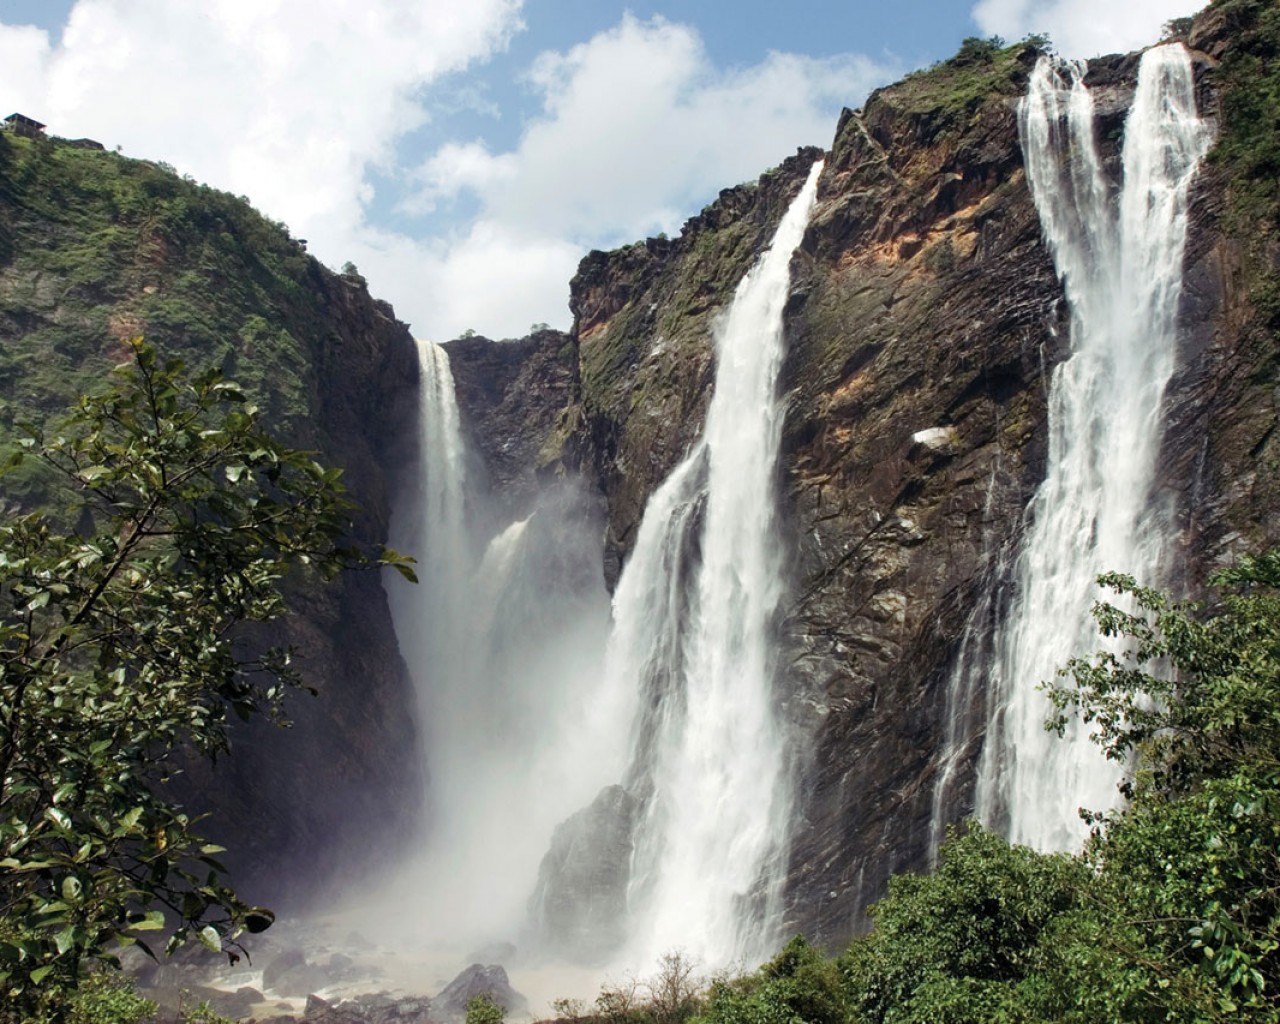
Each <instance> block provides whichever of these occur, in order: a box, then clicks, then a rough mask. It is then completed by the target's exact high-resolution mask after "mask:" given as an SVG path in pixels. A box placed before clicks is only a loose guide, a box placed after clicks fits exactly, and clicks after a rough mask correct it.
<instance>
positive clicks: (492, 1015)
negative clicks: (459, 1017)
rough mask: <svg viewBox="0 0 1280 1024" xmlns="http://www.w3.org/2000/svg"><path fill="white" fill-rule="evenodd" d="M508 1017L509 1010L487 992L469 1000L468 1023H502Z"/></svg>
mask: <svg viewBox="0 0 1280 1024" xmlns="http://www.w3.org/2000/svg"><path fill="white" fill-rule="evenodd" d="M506 1017H507V1011H506V1010H504V1009H503V1008H502V1007H501V1006H499V1005H498V1004H497V1003H496V1002H494V999H493V996H491V995H488V994H487V993H481V994H480V995H478V996H472V997H471V998H470V999H468V1000H467V1015H466V1024H502V1022H503V1021H504V1020H505V1019H506Z"/></svg>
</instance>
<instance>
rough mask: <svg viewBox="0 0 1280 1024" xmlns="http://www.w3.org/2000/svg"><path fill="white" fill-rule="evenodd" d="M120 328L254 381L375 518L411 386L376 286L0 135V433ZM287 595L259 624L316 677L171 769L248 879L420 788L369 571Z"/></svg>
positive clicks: (136, 180) (146, 186)
mask: <svg viewBox="0 0 1280 1024" xmlns="http://www.w3.org/2000/svg"><path fill="white" fill-rule="evenodd" d="M136 334H143V335H145V336H146V337H147V338H148V340H149V341H151V342H152V343H153V344H155V345H156V346H157V347H158V348H159V350H160V352H161V353H162V354H163V355H166V356H171V355H178V356H182V357H183V358H185V359H186V361H187V362H188V364H189V365H191V366H192V367H197V368H202V367H205V366H208V365H210V364H213V365H217V366H220V367H221V368H222V369H223V371H224V372H225V373H226V374H227V376H228V377H230V378H231V379H234V380H237V381H239V382H240V383H241V384H243V385H244V386H246V387H248V388H249V389H250V390H252V391H253V392H254V393H255V397H256V398H257V400H258V402H259V404H260V405H261V406H262V407H263V408H264V410H265V412H266V414H267V416H268V418H269V420H270V421H271V423H272V424H273V426H274V428H275V429H276V430H277V431H279V432H282V433H283V434H284V435H285V436H286V437H287V439H288V440H289V441H290V442H291V443H294V444H297V445H299V446H301V447H305V448H313V449H318V450H319V451H320V452H321V453H322V457H323V458H324V459H326V460H328V461H329V462H330V463H331V464H334V465H339V466H342V467H344V469H345V477H344V479H345V482H346V485H347V487H348V489H349V491H350V493H351V496H352V497H353V499H354V500H355V501H356V503H357V504H358V506H359V512H358V514H357V518H356V521H355V523H354V524H353V532H354V534H355V536H356V537H358V538H359V539H360V540H362V541H364V542H367V543H370V544H377V543H381V542H383V541H384V540H385V537H386V529H387V519H388V516H389V514H390V497H389V494H388V478H387V475H386V461H387V460H386V459H385V458H384V453H385V452H386V451H387V450H388V447H389V444H390V441H391V439H392V438H393V437H395V436H396V435H397V434H398V433H399V432H401V430H402V427H403V424H402V423H400V422H399V419H400V417H401V415H403V414H407V413H408V411H409V410H411V409H412V407H413V394H414V392H415V390H416V386H417V360H416V356H415V352H414V346H413V341H412V339H411V338H410V337H409V334H408V331H407V329H406V328H405V326H404V325H403V324H401V323H399V322H398V321H396V319H395V316H394V314H393V313H392V311H391V308H390V307H389V306H387V305H386V304H385V303H380V302H377V301H375V300H374V299H372V298H371V297H370V296H369V294H368V292H367V290H366V289H365V287H364V283H363V281H361V280H359V279H358V278H357V277H354V276H345V277H340V276H337V275H334V274H332V273H330V272H329V271H327V270H325V269H324V268H323V267H322V266H321V265H320V264H319V263H317V262H316V261H315V260H314V259H312V258H311V257H309V256H307V255H306V253H305V250H304V248H303V246H302V245H301V244H300V243H298V242H297V241H294V240H293V239H291V238H290V237H289V235H288V232H287V231H285V229H284V228H283V227H282V226H280V225H277V224H273V223H271V222H270V221H268V220H266V219H264V218H262V217H261V216H259V215H258V214H256V213H255V212H254V211H252V210H251V209H250V208H249V207H248V205H247V204H245V203H244V202H242V201H240V200H237V199H235V198H234V197H232V196H228V195H225V194H224V193H219V192H216V191H214V190H211V189H208V188H205V187H200V186H196V185H194V184H192V183H190V182H186V181H183V180H182V179H180V178H178V177H177V176H176V175H174V174H173V173H172V172H170V171H167V170H165V169H164V168H162V167H158V166H156V165H153V164H149V163H146V162H144V161H137V160H127V159H125V158H123V157H120V156H119V155H117V154H114V153H106V152H100V151H91V150H84V149H78V148H75V147H72V146H70V145H67V144H64V143H61V142H59V141H56V140H51V139H37V140H31V141H28V140H20V139H9V138H6V137H4V136H0V440H3V439H6V438H7V437H8V436H9V434H10V431H11V430H12V424H13V422H14V421H15V420H22V419H32V418H36V419H38V418H40V417H41V416H44V415H56V414H57V413H58V412H59V411H60V410H62V409H65V408H66V407H67V405H68V404H69V402H70V401H72V399H73V398H74V396H75V395H76V394H78V393H80V392H82V391H85V390H87V389H90V388H94V387H97V386H99V384H100V383H101V380H102V379H103V377H104V376H105V375H106V373H107V372H108V370H109V368H110V366H111V365H112V364H113V363H114V362H116V361H117V360H118V359H119V358H121V353H122V351H123V349H122V348H121V346H120V342H121V341H122V340H123V339H125V338H128V337H130V336H132V335H136ZM45 486H46V481H44V480H42V479H41V478H40V477H39V476H38V475H22V474H17V475H11V476H9V477H7V478H6V480H5V485H4V490H3V495H2V497H0V503H2V504H3V507H7V508H13V507H23V506H29V505H32V504H35V503H37V502H39V501H40V500H42V496H43V493H44V488H45ZM292 606H293V608H294V610H295V614H294V615H292V616H291V617H290V618H288V619H287V620H285V621H283V622H281V623H279V624H278V628H276V629H275V630H274V633H273V636H272V640H273V642H279V643H285V644H291V645H293V646H294V647H296V649H297V651H298V652H299V656H300V658H301V666H302V671H303V674H304V676H305V677H306V679H307V681H308V683H309V684H310V685H312V686H314V687H315V688H316V689H317V690H319V691H320V697H319V698H318V699H312V698H310V697H309V696H307V695H306V694H299V695H298V696H297V697H296V698H295V699H294V700H293V701H292V702H291V704H290V706H289V708H288V713H289V714H290V715H291V717H292V719H293V722H294V724H293V728H292V729H289V730H278V729H275V728H273V727H270V726H266V725H254V726H252V727H247V728H244V729H240V730H237V731H236V733H235V735H234V736H233V749H232V753H231V755H230V756H229V757H227V758H226V759H224V761H223V762H222V763H220V764H219V765H218V768H217V770H216V771H214V772H212V773H210V772H209V770H208V768H207V767H206V766H204V765H193V766H191V768H190V769H189V771H188V773H187V775H186V779H185V780H180V782H179V786H180V787H181V789H182V791H183V793H184V794H186V796H187V802H188V803H189V805H190V806H191V808H192V810H193V811H197V812H203V811H205V810H208V809H209V808H210V807H211V806H213V807H216V808H217V809H218V811H219V813H218V814H217V816H216V818H215V819H214V821H213V822H211V823H210V824H211V830H213V831H216V832H217V833H218V834H219V835H221V836H222V837H223V838H224V840H225V841H226V845H227V846H228V847H230V848H231V850H232V851H233V854H232V857H233V866H234V867H235V868H236V869H237V870H236V877H237V880H238V881H239V882H240V883H241V885H242V887H243V888H244V890H245V895H246V896H247V897H248V898H250V899H255V898H256V899H259V900H263V901H265V900H268V899H274V898H276V897H277V896H278V895H279V894H280V891H281V888H280V885H279V884H278V883H280V882H284V883H298V884H299V885H300V886H304V885H308V884H312V883H314V881H315V879H316V878H317V877H318V876H320V875H322V874H323V872H324V871H325V869H326V868H327V867H331V866H332V861H333V860H334V859H335V858H336V856H337V855H338V854H339V853H340V851H342V849H343V847H344V846H346V845H352V846H354V845H355V844H356V843H357V842H360V843H362V844H364V845H365V846H366V847H367V846H368V845H370V843H371V840H376V843H375V844H374V845H380V846H386V845H388V843H389V842H390V839H391V837H392V836H393V834H394V833H395V832H396V830H397V829H398V828H399V827H400V825H399V823H403V822H404V821H405V820H406V819H411V818H412V815H413V813H414V808H415V806H416V801H417V794H418V793H420V792H421V786H420V785H419V783H418V780H417V779H416V778H415V772H416V771H417V769H416V768H415V767H414V766H415V764H416V757H415V756H414V751H415V749H416V748H415V742H414V727H413V722H412V717H411V714H410V710H409V709H410V708H411V707H412V706H413V704H412V696H411V693H410V689H409V683H408V680H407V676H406V673H405V671H404V666H403V665H402V663H401V661H400V657H399V653H398V650H397V647H396V642H395V637H394V635H393V633H392V631H391V625H390V619H389V616H388V614H387V611H386V598H385V596H384V595H383V593H382V588H381V586H380V582H379V580H378V578H377V576H376V575H375V574H372V573H369V574H363V575H349V576H347V577H346V578H345V579H343V580H341V581H340V582H339V584H338V585H337V586H336V587H333V588H319V587H312V586H307V585H300V586H298V587H296V588H295V590H294V594H293V597H292ZM319 851H330V852H331V853H332V855H333V856H329V857H328V859H329V861H330V863H328V864H326V863H324V861H325V859H326V857H327V856H328V855H326V854H322V853H320V852H319ZM368 853H369V851H368V849H367V848H366V849H365V850H363V851H361V854H360V855H361V857H362V858H365V857H367V856H368ZM268 880H272V884H271V885H270V886H267V885H266V884H265V883H266V882H267V881H268ZM258 882H261V883H263V884H262V885H258V884H257V883H258Z"/></svg>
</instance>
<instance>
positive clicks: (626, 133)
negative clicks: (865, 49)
mask: <svg viewBox="0 0 1280 1024" xmlns="http://www.w3.org/2000/svg"><path fill="white" fill-rule="evenodd" d="M886 77H887V72H886V71H885V70H884V69H882V68H881V67H879V66H877V65H876V64H874V63H873V62H872V61H870V60H868V59H866V58H863V57H856V56H848V57H845V58H840V59H831V60H814V59H811V58H807V57H801V56H797V55H794V54H782V53H771V54H769V56H768V57H766V59H765V60H763V61H762V62H761V63H759V64H757V65H755V66H753V67H749V68H744V69H736V70H733V71H729V72H723V71H719V70H717V69H716V68H715V67H713V66H712V64H711V61H710V59H709V58H708V56H707V54H706V52H705V50H704V48H703V46H702V42H701V39H700V38H699V36H698V34H697V32H696V31H695V30H693V29H692V28H690V27H688V26H685V25H678V24H673V23H671V22H668V21H665V20H663V19H661V18H655V19H653V20H651V21H647V22H642V21H639V20H637V19H636V18H634V17H632V16H630V15H627V16H625V17H624V18H623V20H622V21H621V23H620V24H619V25H617V26H616V27H615V28H613V29H610V30H609V31H606V32H603V33H601V34H599V35H597V36H595V37H594V38H592V39H591V40H589V41H588V42H585V43H582V44H580V45H578V46H575V47H573V48H571V49H570V50H568V51H567V52H564V53H544V54H543V55H541V56H540V57H539V58H538V59H537V61H536V62H535V63H534V65H533V67H532V69H531V70H530V72H529V75H528V84H529V86H530V87H531V88H532V89H534V90H535V91H536V92H537V94H538V95H539V96H540V99H541V106H542V112H541V114H540V115H539V116H538V117H537V118H536V119H534V120H533V121H532V122H531V123H529V124H528V125H527V126H526V128H525V130H524V133H523V135H522V138H521V140H520V142H519V144H518V145H517V146H516V148H515V149H514V150H513V151H511V152H509V153H502V154H496V155H495V154H492V153H490V152H489V151H488V149H487V148H485V147H484V146H482V145H480V144H478V143H472V144H468V145H466V146H456V145H450V146H445V147H443V148H442V149H441V150H439V151H438V152H437V153H436V154H435V155H434V156H432V157H431V158H430V159H429V160H428V161H427V162H426V163H425V164H424V165H423V167H422V169H421V170H420V172H419V176H420V179H421V180H422V181H423V182H424V183H425V187H424V189H423V191H422V192H421V193H420V195H419V197H418V202H419V203H420V204H422V205H426V206H429V205H430V204H432V203H434V202H436V201H437V200H440V199H442V198H444V197H446V196H448V197H453V196H458V195H460V194H462V193H470V194H472V195H473V196H474V197H475V198H477V199H478V200H479V202H480V204H481V207H482V213H481V219H480V220H479V221H478V222H477V224H476V225H475V229H474V230H473V231H472V232H471V233H469V234H468V235H467V237H466V239H465V241H464V242H463V243H461V244H460V245H459V246H458V247H457V249H456V250H455V253H454V256H455V262H454V264H453V265H452V266H451V267H450V268H449V271H450V272H449V274H448V275H447V279H448V281H449V287H450V291H449V292H448V293H447V295H442V296H441V299H440V306H441V308H448V307H450V306H453V307H456V308H460V309H465V308H466V307H468V306H472V307H473V308H475V309H477V310H482V311H483V314H479V313H477V314H473V315H471V316H469V317H466V318H465V323H464V322H463V321H461V320H457V319H455V318H454V317H452V316H446V317H445V318H444V320H443V322H444V323H445V324H447V325H448V331H453V330H456V329H459V328H460V327H464V326H475V327H476V328H477V329H480V330H489V331H492V332H494V333H498V334H504V333H516V332H523V331H524V330H525V329H526V328H527V326H528V325H529V323H530V322H531V321H535V320H545V321H548V322H552V323H559V324H561V325H563V324H564V323H565V322H567V315H566V313H565V307H564V305H563V303H564V300H565V297H566V296H567V287H566V286H567V282H568V278H569V276H570V275H571V274H572V270H573V267H574V264H575V263H576V256H575V257H574V258H572V259H571V258H570V255H569V254H571V253H573V254H580V253H581V252H582V250H584V249H585V248H588V247H591V246H606V245H614V244H617V243H619V242H622V241H629V240H631V239H633V238H637V237H641V236H644V235H646V234H653V233H656V232H658V231H668V232H672V231H674V230H677V229H678V228H679V226H680V224H681V222H682V221H683V220H684V219H685V217H687V216H688V214H689V213H690V212H691V211H692V210H694V209H696V207H697V206H698V205H700V204H701V203H702V202H705V201H706V200H707V199H709V198H711V197H713V196H714V195H715V193H716V192H717V191H718V190H719V189H721V188H723V187H725V186H728V185H733V184H736V183H738V182H740V181H743V180H747V179H751V178H754V177H756V176H757V175H759V174H760V173H761V172H762V171H764V170H765V169H766V168H767V167H769V166H770V165H771V164H776V163H777V162H778V161H779V160H781V159H782V158H783V157H786V156H788V155H789V154H790V153H792V152H794V150H795V149H796V147H798V146H800V145H807V144H816V145H822V146H825V145H827V144H829V142H830V140H831V136H832V134H833V132H834V130H835V118H834V114H835V112H836V111H837V110H838V109H839V107H840V105H841V104H848V105H857V104H858V103H860V102H861V101H862V99H863V98H864V97H865V96H866V94H867V92H868V91H869V89H870V88H871V87H872V86H873V85H875V84H877V83H878V82H880V81H883V80H884V79H885V78H886ZM517 246H524V247H525V250H524V251H526V252H527V256H526V257H525V258H523V259H522V258H520V252H521V250H520V249H519V248H517ZM486 253H489V254H490V255H489V256H488V257H486V255H485V254H486ZM491 266H492V267H494V268H500V269H501V276H500V277H499V276H497V275H495V274H492V273H488V274H487V273H486V270H488V268H489V267H491ZM562 267H565V268H567V269H568V271H569V273H568V274H564V275H563V276H560V277H556V276H555V275H557V274H561V273H562V270H561V269H560V268H562ZM472 273H474V275H475V276H474V277H473V276H472ZM542 282H548V284H547V287H549V288H551V289H553V290H552V291H550V292H549V294H551V295H554V296H555V298H556V301H557V303H558V305H557V306H554V307H552V308H551V309H548V308H547V305H546V303H545V301H544V300H542V299H540V296H542V295H544V294H548V293H545V292H544V291H543V287H544V286H543V284H542ZM557 282H558V286H557ZM429 287H431V286H429ZM433 290H434V288H433ZM465 295H470V296H472V297H473V298H472V299H471V300H469V301H468V300H460V296H465ZM520 295H524V296H527V297H528V300H529V301H528V303H527V304H526V303H524V302H522V301H520V300H519V299H518V296H520ZM499 296H500V298H499ZM486 305H487V307H488V308H486ZM500 309H505V310H506V311H507V312H506V314H505V315H500ZM487 325H491V326H487Z"/></svg>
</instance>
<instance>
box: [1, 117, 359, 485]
mask: <svg viewBox="0 0 1280 1024" xmlns="http://www.w3.org/2000/svg"><path fill="white" fill-rule="evenodd" d="M337 280H341V279H336V278H333V276H332V275H329V274H327V272H325V271H324V270H323V268H322V267H320V265H319V264H318V263H317V262H316V261H315V260H314V259H312V258H311V257H309V256H308V255H307V254H306V252H305V250H304V248H303V246H302V244H301V243H299V242H298V241H296V240H294V239H292V238H290V236H289V233H288V231H287V230H286V229H285V228H284V227H283V226H282V225H280V224H276V223H274V222H272V221H270V220H268V219H267V218H265V217H263V216H261V215H260V214H258V213H257V212H255V211H254V210H253V209H252V208H251V207H250V206H249V205H248V203H247V202H246V201H244V200H243V199H238V198H236V197H234V196H231V195H229V194H227V193H224V192H219V191H217V190H215V189H211V188H208V187H207V186H203V185H197V184H195V183H194V182H192V181H190V180H185V179H183V178H180V177H178V176H177V175H176V174H175V173H173V171H172V170H170V169H166V168H164V167H162V166H159V165H156V164H153V163H149V162H147V161H143V160H132V159H127V158H125V157H122V156H120V155H119V154H116V153H111V152H104V151H101V150H92V149H82V148H78V147H76V146H74V145H71V144H68V143H65V142H61V141H59V140H55V139H49V138H38V139H24V138H18V137H15V136H11V135H7V134H0V341H3V344H0V440H5V439H7V438H9V437H11V436H12V431H13V425H14V423H15V422H23V421H38V420H39V419H41V418H43V416H44V415H45V414H46V413H48V412H51V411H57V410H62V409H66V408H68V407H70V406H71V405H72V404H73V403H74V401H75V399H76V397H77V396H78V395H80V394H82V393H84V392H86V391H88V390H91V389H92V388H93V387H94V386H96V385H97V384H98V383H99V382H100V381H101V380H102V379H103V378H104V377H105V375H106V373H107V372H108V370H109V369H110V367H111V366H112V365H114V364H115V363H117V362H119V360H120V358H121V357H122V355H123V353H124V352H125V351H126V344H125V343H126V341H127V339H129V338H131V337H134V336H137V335H141V334H145V335H146V336H147V338H148V339H149V341H150V342H151V343H153V344H154V345H156V346H157V347H158V348H159V349H161V350H162V351H164V352H166V353H169V354H172V355H175V356H183V357H189V358H193V359H194V360H196V361H198V362H199V363H200V364H202V365H217V366H219V367H220V369H221V370H222V371H223V372H224V373H226V374H228V375H234V376H235V378H236V379H237V380H239V381H240V382H241V383H242V384H243V385H244V386H245V387H246V388H247V389H248V390H249V391H250V393H252V394H253V395H254V397H255V399H256V400H257V401H258V402H259V404H260V405H261V406H262V408H263V410H264V412H265V413H266V415H267V417H268V418H269V420H270V421H271V422H273V423H275V424H277V425H278V426H280V427H281V428H283V429H284V430H285V431H286V433H287V434H288V436H290V437H291V438H292V439H294V440H298V441H303V442H305V443H308V444H312V445H314V444H315V438H316V431H315V426H314V424H308V423H307V417H308V415H309V414H312V413H314V411H315V405H316V392H317V388H318V386H319V385H318V382H317V366H319V365H321V364H322V362H323V351H322V349H323V346H324V345H325V344H326V343H327V342H328V341H329V340H330V339H331V338H332V336H333V335H334V326H333V322H332V319H333V318H332V315H331V313H329V312H327V311H326V310H325V309H324V308H323V305H324V304H323V301H322V300H323V297H324V295H325V293H326V290H328V289H330V288H331V287H332V285H331V283H330V282H332V281H337ZM351 287H353V288H354V287H356V285H355V284H352V285H351ZM17 484H18V482H17V481H13V482H11V487H10V489H9V492H8V495H7V496H8V497H9V498H10V499H13V498H15V497H16V498H22V497H23V496H24V495H23V494H22V493H21V491H19V492H18V493H15V492H14V487H15V486H16V485H17Z"/></svg>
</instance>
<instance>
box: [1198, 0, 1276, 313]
mask: <svg viewBox="0 0 1280 1024" xmlns="http://www.w3.org/2000/svg"><path fill="white" fill-rule="evenodd" d="M1209 14H1210V15H1211V18H1212V20H1209V21H1208V22H1207V24H1208V26H1209V27H1210V28H1211V29H1212V30H1213V31H1215V32H1216V33H1217V34H1219V35H1220V36H1221V37H1222V38H1224V39H1229V40H1230V47H1229V49H1228V50H1227V52H1226V54H1225V55H1224V56H1223V58H1222V64H1221V66H1220V67H1219V69H1218V71H1217V80H1218V83H1219V85H1220V88H1221V90H1222V126H1221V133H1220V135H1219V138H1218V144H1217V147H1216V148H1215V150H1214V152H1213V154H1212V157H1211V159H1212V160H1214V161H1215V162H1217V163H1218V164H1219V165H1220V166H1222V167H1223V168H1224V169H1225V170H1226V172H1227V173H1228V175H1229V176H1230V183H1231V184H1230V196H1229V202H1230V206H1229V209H1228V228H1229V230H1231V232H1232V233H1233V234H1234V235H1235V236H1236V237H1237V238H1239V239H1241V240H1242V242H1243V243H1244V248H1245V273H1246V277H1247V285H1248V288H1249V292H1250V295H1251V298H1252V301H1253V303H1254V304H1255V306H1256V307H1257V309H1258V311H1259V312H1260V313H1261V314H1262V316H1263V317H1264V319H1265V322H1266V325H1267V326H1268V327H1270V328H1271V329H1272V330H1275V329H1280V114H1278V113H1277V112H1280V7H1277V6H1276V5H1275V4H1274V3H1271V2H1269V0H1219V2H1217V3H1215V4H1213V5H1212V7H1211V8H1210V10H1209ZM1192 41H1193V43H1194V42H1200V41H1201V40H1198V39H1196V38H1195V36H1194V35H1193V37H1192Z"/></svg>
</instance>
